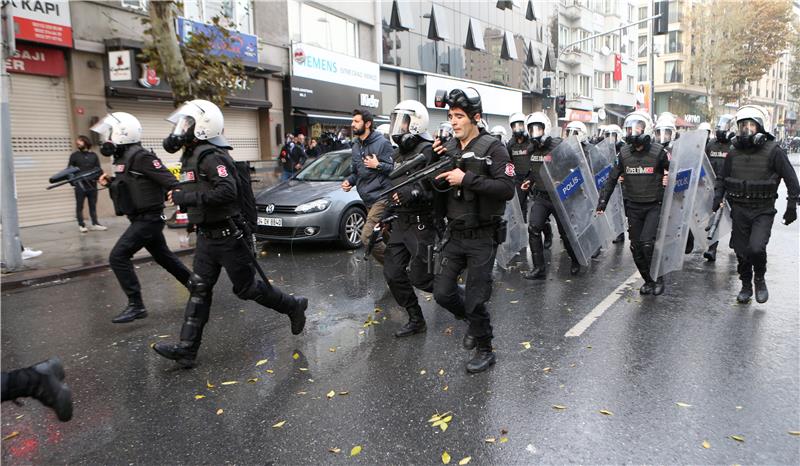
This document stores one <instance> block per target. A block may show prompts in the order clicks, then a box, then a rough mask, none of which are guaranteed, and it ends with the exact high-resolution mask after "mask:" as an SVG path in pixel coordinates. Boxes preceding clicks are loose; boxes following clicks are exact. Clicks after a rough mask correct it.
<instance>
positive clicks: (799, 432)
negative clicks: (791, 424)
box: [789, 430, 800, 437]
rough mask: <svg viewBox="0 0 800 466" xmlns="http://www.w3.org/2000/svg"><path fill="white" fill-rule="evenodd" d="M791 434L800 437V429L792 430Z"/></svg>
mask: <svg viewBox="0 0 800 466" xmlns="http://www.w3.org/2000/svg"><path fill="white" fill-rule="evenodd" d="M789 435H795V436H798V437H800V430H790V431H789Z"/></svg>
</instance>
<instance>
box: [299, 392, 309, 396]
mask: <svg viewBox="0 0 800 466" xmlns="http://www.w3.org/2000/svg"><path fill="white" fill-rule="evenodd" d="M307 393H308V392H297V394H298V395H305V394H307Z"/></svg>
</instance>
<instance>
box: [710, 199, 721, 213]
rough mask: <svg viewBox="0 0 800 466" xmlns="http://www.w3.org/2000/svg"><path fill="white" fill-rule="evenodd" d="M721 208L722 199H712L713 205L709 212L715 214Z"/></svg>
mask: <svg viewBox="0 0 800 466" xmlns="http://www.w3.org/2000/svg"><path fill="white" fill-rule="evenodd" d="M720 207H722V199H717V198H714V205H712V206H711V211H712V212H716V211H718V210H719V208H720Z"/></svg>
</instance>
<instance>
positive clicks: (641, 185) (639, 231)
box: [597, 111, 669, 295]
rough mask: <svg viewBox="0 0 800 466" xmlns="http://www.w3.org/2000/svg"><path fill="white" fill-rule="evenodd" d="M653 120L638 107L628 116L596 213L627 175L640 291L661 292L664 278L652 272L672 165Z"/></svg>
mask: <svg viewBox="0 0 800 466" xmlns="http://www.w3.org/2000/svg"><path fill="white" fill-rule="evenodd" d="M652 128H653V123H652V120H651V119H650V115H648V114H647V113H645V112H641V111H636V112H633V113H631V114H629V115H628V116H627V117H626V118H625V131H626V136H625V142H626V144H625V145H624V146H622V149H621V150H620V155H619V160H618V163H617V165H616V166H615V167H614V169H613V170H612V171H611V175H610V177H609V181H608V183H607V184H606V185H605V187H604V188H603V191H602V192H601V193H600V200H599V202H598V205H597V213H598V214H601V213H603V211H604V210H605V208H606V204H607V203H608V200H609V198H611V194H612V193H613V192H614V188H615V187H616V186H617V180H618V179H619V177H620V175H622V176H624V177H625V180H624V184H625V189H624V190H623V191H622V197H623V200H624V201H625V214H626V215H627V217H628V238H629V239H630V241H631V252H632V253H633V261H634V263H635V264H636V267H637V268H638V269H639V273H640V274H641V275H642V278H643V279H644V285H642V287H641V288H639V293H641V294H644V295H647V294H653V295H660V294H661V293H663V292H664V280H663V278H662V277H659V278H658V280H656V281H654V280H653V278H652V277H651V275H650V262H651V261H652V259H653V248H654V246H655V239H656V233H657V230H658V219H659V216H660V214H661V201H662V199H663V197H664V184H663V178H664V172H665V170H667V169H668V168H669V158H668V157H667V152H666V151H665V150H664V146H662V145H661V144H658V143H656V142H653V141H652V140H651V136H650V133H651V132H652Z"/></svg>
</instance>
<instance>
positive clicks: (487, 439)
mask: <svg viewBox="0 0 800 466" xmlns="http://www.w3.org/2000/svg"><path fill="white" fill-rule="evenodd" d="M483 441H484V442H486V443H495V442H496V441H497V439H496V438H494V437H487V438H485V439H484V440H483Z"/></svg>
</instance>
